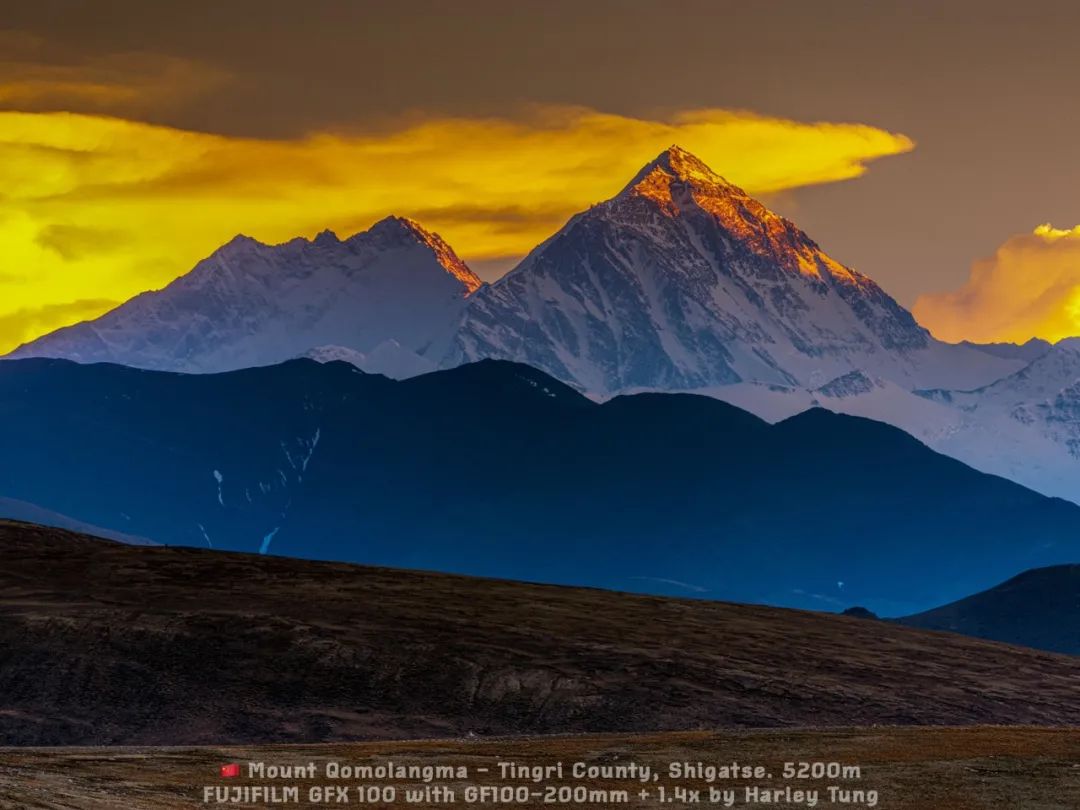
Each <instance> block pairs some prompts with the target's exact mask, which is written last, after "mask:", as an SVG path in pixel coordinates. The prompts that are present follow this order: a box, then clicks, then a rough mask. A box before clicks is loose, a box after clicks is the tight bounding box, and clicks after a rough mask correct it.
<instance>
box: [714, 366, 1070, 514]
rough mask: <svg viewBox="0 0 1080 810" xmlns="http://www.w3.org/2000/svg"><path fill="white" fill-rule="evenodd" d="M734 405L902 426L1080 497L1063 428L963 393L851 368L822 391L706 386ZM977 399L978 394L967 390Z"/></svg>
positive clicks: (772, 413) (948, 451)
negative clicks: (818, 411) (966, 400)
mask: <svg viewBox="0 0 1080 810" xmlns="http://www.w3.org/2000/svg"><path fill="white" fill-rule="evenodd" d="M696 393H703V394H707V395H708V396H711V397H714V398H715V399H720V400H723V401H724V402H727V403H729V404H731V405H735V406H736V407H739V408H742V409H744V410H748V411H750V412H752V413H754V414H757V415H758V416H760V417H761V418H762V419H765V420H767V421H769V422H780V421H783V420H784V419H787V418H789V417H791V416H793V415H795V414H798V413H801V412H802V411H805V410H808V409H811V408H824V409H827V410H829V411H832V412H834V413H839V414H846V415H848V416H861V417H865V418H867V419H874V420H876V421H878V422H885V423H887V424H890V425H893V426H895V427H899V428H901V429H903V430H904V431H906V432H907V433H909V434H911V435H912V436H914V437H916V438H917V439H919V440H920V441H922V442H923V443H925V444H926V445H927V446H929V447H932V448H933V449H934V450H937V451H938V452H939V453H944V454H945V455H948V456H952V457H953V458H956V459H959V460H960V461H963V462H964V463H966V464H969V465H971V466H972V467H974V468H975V469H977V470H980V471H981V472H986V473H991V474H993V475H1000V476H1002V477H1003V478H1008V479H1009V480H1012V481H1016V482H1018V483H1020V484H1023V485H1024V486H1027V487H1030V488H1031V489H1033V490H1035V491H1037V492H1040V493H1042V494H1044V495H1051V496H1055V497H1060V498H1065V499H1067V500H1071V501H1074V502H1076V501H1080V462H1078V460H1077V458H1076V457H1074V456H1073V455H1072V454H1071V453H1070V445H1069V444H1068V439H1069V438H1070V437H1071V432H1067V431H1066V430H1065V429H1064V426H1063V425H1058V426H1057V432H1056V433H1055V432H1054V431H1052V430H1049V429H1047V428H1046V426H1045V425H1044V424H1042V423H1040V422H1030V423H1025V422H1023V421H1020V420H1018V419H1016V418H1014V417H1012V416H1011V415H1010V412H1009V410H1008V409H1006V408H995V407H990V406H987V407H980V406H979V405H978V404H977V399H972V400H971V402H973V403H975V404H974V405H971V404H969V405H967V406H961V405H959V404H958V403H957V402H955V401H953V399H952V398H954V397H955V398H957V399H959V398H960V397H962V396H965V395H964V394H963V393H961V392H942V391H934V392H923V391H909V390H907V389H905V388H903V387H902V386H900V385H897V384H896V383H893V382H891V381H888V380H882V379H879V378H872V377H869V376H868V375H866V374H864V373H862V372H851V373H849V374H846V375H844V376H842V377H839V378H837V379H835V380H832V381H830V382H829V383H826V384H825V385H823V386H819V387H818V388H800V387H796V386H778V385H762V384H760V383H738V384H735V385H726V386H715V387H710V388H707V389H701V390H698V391H696ZM967 396H972V397H974V396H975V395H974V394H967Z"/></svg>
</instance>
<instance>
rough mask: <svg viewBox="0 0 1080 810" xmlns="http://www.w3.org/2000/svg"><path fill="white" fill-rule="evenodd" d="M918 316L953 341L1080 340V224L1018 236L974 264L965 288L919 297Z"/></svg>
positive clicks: (1044, 229) (1044, 227)
mask: <svg viewBox="0 0 1080 810" xmlns="http://www.w3.org/2000/svg"><path fill="white" fill-rule="evenodd" d="M913 311H914V313H915V317H916V318H917V319H918V320H919V322H920V323H921V324H923V326H925V327H927V328H928V329H929V330H930V331H931V332H933V333H934V335H935V336H937V337H939V338H941V339H942V340H948V341H953V342H957V341H960V340H973V341H976V342H979V343H989V342H994V341H1004V342H1013V343H1023V342H1024V341H1026V340H1028V339H1030V338H1033V337H1040V338H1044V339H1045V340H1050V341H1057V340H1060V339H1062V338H1065V337H1073V336H1076V335H1080V225H1078V226H1077V227H1075V228H1072V229H1071V230H1062V229H1059V228H1054V227H1052V226H1050V225H1040V226H1039V227H1038V228H1036V229H1035V230H1034V231H1033V232H1032V233H1027V234H1019V235H1017V236H1013V237H1012V238H1010V239H1009V240H1008V241H1007V242H1005V244H1003V245H1002V246H1001V247H1000V248H998V250H997V252H996V253H994V255H993V256H992V257H990V258H988V259H984V260H982V261H978V262H976V263H975V264H974V265H972V268H971V275H970V276H969V277H968V280H967V283H966V284H964V286H962V287H960V288H959V289H957V290H953V291H951V292H944V293H937V294H931V295H923V296H920V297H919V299H918V300H917V301H916V302H915V307H914V310H913Z"/></svg>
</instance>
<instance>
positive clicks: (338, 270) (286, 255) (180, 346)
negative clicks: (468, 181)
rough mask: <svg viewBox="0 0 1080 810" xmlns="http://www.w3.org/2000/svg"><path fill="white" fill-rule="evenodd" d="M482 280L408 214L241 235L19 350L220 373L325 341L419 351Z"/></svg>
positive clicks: (364, 347)
mask: <svg viewBox="0 0 1080 810" xmlns="http://www.w3.org/2000/svg"><path fill="white" fill-rule="evenodd" d="M480 284H481V282H480V280H479V279H478V278H477V277H476V276H475V275H473V273H472V272H471V271H470V270H469V269H468V267H466V266H465V264H464V263H463V262H462V261H461V260H460V259H458V258H457V256H455V255H454V252H453V251H452V250H451V249H450V248H449V246H447V245H446V243H445V242H443V241H442V240H441V239H440V238H439V237H438V236H436V235H435V234H432V233H430V232H428V231H425V230H424V229H423V228H421V227H420V226H419V225H417V224H416V223H414V222H411V221H410V220H407V219H401V218H397V217H390V218H388V219H385V220H382V221H381V222H379V223H377V224H376V225H374V226H373V227H372V228H371V229H370V230H368V231H365V232H363V233H358V234H356V235H355V236H352V237H350V238H348V239H345V240H339V239H338V238H337V237H336V236H335V235H334V234H333V233H331V232H329V231H324V232H323V233H321V234H319V235H318V236H317V237H316V238H315V239H314V240H311V241H308V240H306V239H294V240H292V241H290V242H286V243H284V244H281V245H273V246H271V245H264V244H262V243H260V242H257V241H255V240H254V239H250V238H248V237H245V236H238V237H236V238H235V239H233V240H232V241H231V242H229V243H228V244H227V245H225V246H223V247H222V248H220V249H219V250H217V251H216V252H215V253H214V254H213V255H212V256H210V257H209V258H208V259H205V260H204V261H202V262H200V263H199V264H198V265H196V267H195V268H194V269H193V270H192V271H191V272H189V273H188V274H187V275H185V276H182V277H181V278H179V279H177V280H176V281H174V282H172V283H171V284H169V285H168V286H167V287H165V288H164V289H162V290H160V291H156V292H148V293H143V294H142V295H138V296H136V297H135V298H133V299H131V300H130V301H128V302H127V303H125V304H123V305H122V306H120V307H118V308H117V309H114V310H113V311H111V312H109V313H107V314H105V315H103V316H102V317H100V318H98V319H97V320H94V321H90V322H87V323H81V324H77V325H75V326H72V327H69V328H66V329H61V330H59V331H57V332H53V333H52V334H49V335H46V336H45V337H42V338H39V339H38V340H35V341H33V342H31V343H29V344H26V345H24V346H22V347H20V348H18V349H16V350H15V351H14V352H12V354H11V355H10V356H11V357H13V358H21V357H42V356H44V357H63V358H67V359H71V360H76V361H78V362H101V361H105V362H115V363H122V364H124V365H130V366H136V367H140V368H151V369H162V370H172V371H188V372H215V371H224V370H229V369H235V368H242V367H248V366H258V365H266V364H269V363H275V362H279V361H281V360H286V359H289V358H291V357H295V356H297V355H300V354H303V353H304V352H306V351H307V350H308V349H310V348H312V347H315V346H323V345H342V346H347V347H349V348H351V349H354V350H356V351H359V352H363V353H367V352H372V351H373V350H376V351H377V350H378V348H379V347H380V346H381V345H383V344H386V343H387V342H388V341H395V342H396V344H397V345H398V346H400V347H403V348H404V350H405V351H408V352H416V351H417V350H420V349H423V348H424V347H425V345H426V343H427V341H428V340H429V339H430V335H431V334H433V333H434V332H437V331H438V330H440V329H444V330H445V329H450V328H452V327H453V324H455V323H456V322H457V319H458V317H459V315H460V312H461V309H462V307H463V306H464V299H465V297H466V296H467V295H468V294H469V293H471V292H473V291H474V290H476V289H477V288H478V287H479V286H480ZM386 351H387V350H386V349H384V350H383V353H385V352H386Z"/></svg>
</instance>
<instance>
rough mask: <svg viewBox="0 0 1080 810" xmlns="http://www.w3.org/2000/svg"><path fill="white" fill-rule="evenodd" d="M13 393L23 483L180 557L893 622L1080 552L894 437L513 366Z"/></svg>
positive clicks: (9, 408)
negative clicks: (439, 573)
mask: <svg viewBox="0 0 1080 810" xmlns="http://www.w3.org/2000/svg"><path fill="white" fill-rule="evenodd" d="M73 401H74V402H78V403H79V404H78V407H77V408H72V407H71V406H70V403H71V402H73ZM0 403H2V404H0V415H2V416H3V419H0V447H3V448H4V450H5V460H6V462H7V463H6V465H4V466H3V467H0V493H2V494H3V495H4V496H6V497H11V498H16V499H20V500H23V501H29V502H32V503H36V504H40V505H41V506H42V507H44V508H47V509H51V510H53V511H55V512H59V513H62V514H66V515H70V516H72V517H73V518H77V519H79V520H81V521H83V522H85V523H88V524H92V525H97V526H103V527H106V528H109V529H114V530H117V531H121V532H124V533H126V534H135V535H141V536H145V537H149V538H151V539H153V540H155V541H157V542H159V543H167V544H171V545H177V544H179V545H192V546H208V545H209V546H213V547H214V548H229V549H235V550H244V551H259V550H262V551H265V552H268V553H271V554H287V555H293V556H298V557H307V558H316V559H320V558H321V559H338V560H353V561H362V562H368V563H374V564H389V565H395V566H401V567H416V568H427V569H434V570H444V571H456V572H459V573H469V574H476V575H493V576H501V577H509V578H518V579H534V580H535V579H541V580H544V581H548V582H555V583H566V584H577V585H592V586H600V587H608V588H617V589H622V590H644V591H650V592H658V593H673V592H674V593H686V592H687V591H688V590H689V591H692V592H694V593H710V594H717V595H723V596H724V597H725V598H731V599H736V600H738V601H752V602H753V601H756V602H766V603H772V604H786V605H791V606H796V607H811V606H814V607H821V606H823V605H835V604H837V603H843V604H852V603H857V604H866V605H867V606H868V607H870V608H871V609H873V610H875V611H877V612H879V613H882V614H885V615H905V614H910V613H913V612H916V611H917V610H920V609H926V608H929V607H932V606H934V605H938V604H942V603H944V602H947V601H950V600H953V599H957V598H960V597H963V596H965V595H967V594H970V593H972V592H974V591H977V590H980V589H982V588H985V587H989V586H991V585H992V584H994V582H997V581H1000V580H1001V579H1003V578H1004V577H1006V576H1009V575H1011V574H1013V573H1015V572H1016V571H1018V570H1022V569H1025V568H1031V567H1034V566H1037V565H1045V564H1052V563H1060V562H1071V561H1072V560H1074V559H1075V558H1076V556H1077V552H1076V548H1080V547H1076V540H1075V538H1076V537H1080V508H1078V507H1076V506H1074V505H1072V504H1069V503H1066V502H1064V501H1058V500H1054V499H1047V498H1044V497H1042V496H1040V495H1037V494H1036V493H1034V492H1031V491H1029V490H1026V489H1024V488H1023V487H1020V486H1018V485H1016V484H1013V483H1011V482H1009V481H1007V480H1005V479H1001V478H995V477H993V476H987V475H984V474H982V473H978V472H976V471H975V470H972V469H971V468H969V467H967V466H966V465H964V464H962V463H960V462H958V461H955V460H954V459H950V458H947V457H943V456H940V455H938V454H936V453H934V452H933V451H931V450H930V449H929V448H927V447H926V446H925V445H923V444H922V443H920V442H918V441H917V440H915V439H914V438H912V437H911V436H910V435H908V434H906V433H904V432H902V431H900V430H898V429H896V428H893V427H890V426H888V425H885V424H882V423H879V422H874V421H871V420H864V419H852V418H851V417H846V416H842V415H837V414H832V413H829V412H825V411H823V410H816V411H811V412H808V413H805V414H802V415H800V416H798V417H795V418H794V419H791V420H788V421H786V422H782V423H781V424H778V425H771V424H769V423H768V422H765V421H764V420H762V419H760V418H759V417H756V416H754V415H752V414H749V413H746V412H745V411H742V410H739V409H737V408H734V407H733V406H731V405H728V404H726V403H723V402H720V401H718V400H716V399H713V398H711V397H706V396H701V395H695V394H659V393H641V394H636V395H626V396H620V397H616V398H614V399H612V400H609V401H607V402H604V403H597V402H595V401H593V400H591V399H589V398H587V397H585V396H583V395H582V394H580V393H579V392H577V391H576V390H575V389H573V388H572V387H570V386H568V385H566V384H565V383H562V382H559V381H558V380H556V379H554V378H552V377H551V376H549V375H547V374H544V373H543V372H541V371H538V370H536V369H533V368H531V367H529V366H525V365H521V364H516V363H512V362H510V361H500V360H486V361H482V362H479V363H475V364H470V365H466V366H462V367H458V368H454V369H448V370H443V371H438V372H434V373H432V374H427V375H422V376H419V377H414V378H411V379H408V380H404V381H401V382H396V381H393V380H391V379H388V378H386V377H383V376H378V375H369V374H364V373H362V372H360V371H359V370H358V369H356V368H355V367H353V366H352V365H349V364H347V363H343V362H330V363H326V364H320V363H317V362H315V361H312V360H294V361H290V362H287V363H283V364H280V365H278V366H269V367H261V368H252V369H246V370H242V371H235V372H228V373H223V374H215V375H205V374H201V375H186V374H174V373H163V372H153V371H144V370H136V369H130V368H127V367H124V366H116V365H107V364H105V365H80V364H76V363H72V362H69V361H59V360H37V359H31V360H7V361H3V362H0ZM913 504H917V505H918V508H913ZM1020 525H1022V526H1023V527H1024V532H1023V533H1022V534H1017V533H1016V532H1015V531H1014V527H1015V526H1020ZM870 536H872V537H873V538H874V541H873V546H872V548H873V553H870V549H871V546H869V545H868V542H869V541H868V540H867V538H868V537H870ZM976 554H977V555H978V557H979V559H980V565H979V566H978V567H973V566H972V565H971V559H972V555H976ZM928 559H932V560H933V561H934V565H933V566H932V567H930V568H929V569H928V567H927V560H928ZM928 570H929V571H930V572H931V574H932V575H928V574H927V571H928ZM672 583H682V584H681V585H674V584H672ZM695 589H700V590H695Z"/></svg>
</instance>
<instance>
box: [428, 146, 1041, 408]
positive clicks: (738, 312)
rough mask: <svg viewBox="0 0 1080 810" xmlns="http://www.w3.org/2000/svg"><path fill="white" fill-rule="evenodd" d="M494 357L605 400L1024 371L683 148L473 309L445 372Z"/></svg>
mask: <svg viewBox="0 0 1080 810" xmlns="http://www.w3.org/2000/svg"><path fill="white" fill-rule="evenodd" d="M429 356H430V353H429ZM482 357H499V358H505V359H512V360H517V361H520V362H525V363H529V364H530V365H533V366H536V367H538V368H542V369H544V370H546V371H548V372H549V373H551V374H553V375H555V376H556V377H558V378H559V379H562V380H565V381H567V382H571V383H573V384H575V385H577V386H578V387H579V388H581V389H582V390H585V391H588V392H591V393H598V394H610V393H614V392H618V391H623V390H627V389H634V388H655V389H663V390H671V389H696V388H702V387H707V386H717V385H730V384H734V383H739V382H759V383H764V384H774V385H788V386H793V385H794V386H816V385H821V384H824V383H826V382H828V381H829V380H832V379H835V378H836V377H839V376H841V375H843V374H846V373H848V372H850V371H854V370H860V369H861V370H866V371H868V372H870V373H872V374H873V375H875V376H879V377H883V378H886V379H890V380H894V381H896V382H898V383H900V384H901V385H903V386H905V387H909V388H914V387H935V386H937V385H939V384H940V382H942V381H946V380H947V381H949V385H957V384H960V383H958V381H959V380H964V381H965V382H964V383H962V384H961V385H966V384H970V385H981V384H985V383H988V382H991V381H993V380H996V379H999V378H1000V377H1002V376H1004V375H1006V374H1008V373H1010V372H1012V371H1015V370H1017V369H1018V368H1020V367H1021V366H1022V365H1023V363H1024V361H1023V360H1022V359H1017V358H1009V357H1000V356H996V355H994V354H991V353H987V352H983V351H979V350H977V349H974V348H972V347H967V346H955V345H950V344H943V343H940V342H938V341H936V340H934V339H933V338H932V337H931V336H930V335H929V333H927V332H926V330H925V329H923V328H922V327H920V326H919V325H918V324H917V323H916V322H915V320H914V318H912V316H911V314H910V313H909V312H907V310H905V309H904V308H903V307H901V306H900V305H899V304H897V303H896V302H895V301H894V300H893V299H892V298H890V297H889V296H888V295H887V294H886V293H885V292H884V291H883V290H882V289H881V288H880V287H879V286H878V285H877V284H875V283H874V282H873V281H872V280H871V279H869V278H867V277H866V276H863V275H861V274H859V273H856V272H855V271H853V270H850V269H848V268H846V267H844V266H842V265H840V264H839V263H837V262H836V261H834V260H833V259H831V258H830V257H829V256H827V255H826V254H825V253H824V252H823V251H822V250H821V249H820V248H819V247H818V246H817V245H816V244H815V243H814V242H813V241H812V240H811V239H810V238H809V237H808V236H806V234H804V233H803V232H802V231H800V230H799V229H798V228H797V227H795V225H793V224H792V223H791V222H789V221H787V220H785V219H783V218H782V217H780V216H778V215H776V214H774V213H772V212H771V211H769V210H768V209H767V208H765V207H764V206H763V205H761V204H760V203H758V202H757V201H756V200H753V199H752V198H751V197H749V196H748V195H747V194H746V193H745V192H743V191H742V190H740V189H738V188H736V187H735V186H733V185H731V184H730V183H728V182H727V181H725V180H724V179H723V178H721V177H719V176H718V175H716V174H715V173H713V172H712V171H711V170H710V169H709V168H708V167H707V166H705V164H703V163H702V162H701V161H700V160H698V159H697V158H695V157H694V156H693V155H690V154H689V153H687V152H685V151H684V150H682V149H679V148H678V147H672V148H670V149H668V150H667V151H665V152H664V153H662V154H661V155H660V156H659V157H658V158H656V160H654V161H652V162H651V163H649V164H648V165H646V166H645V167H644V168H643V169H642V170H641V172H640V173H639V174H638V175H637V176H636V177H635V178H634V179H633V180H632V181H631V182H630V184H629V185H628V186H627V187H626V188H625V189H624V190H623V191H622V192H621V193H620V194H618V195H617V196H616V197H614V198H613V199H611V200H608V201H607V202H604V203H601V204H599V205H597V206H594V207H593V208H591V209H589V210H588V211H585V212H583V213H581V214H578V215H577V216H575V217H574V218H573V219H571V220H570V222H569V223H567V225H566V226H565V227H564V228H563V229H562V230H561V231H559V232H558V233H557V234H555V235H554V236H553V237H551V238H550V239H548V240H547V241H546V242H544V243H543V244H542V245H540V246H539V247H537V248H536V249H535V250H534V251H533V252H532V253H531V254H529V256H527V257H526V258H525V259H524V260H523V261H522V262H521V264H519V265H518V266H517V267H516V268H515V269H514V270H513V271H511V272H510V273H509V274H508V275H507V276H505V277H504V278H503V279H501V280H500V281H498V282H496V283H495V284H493V285H491V286H489V287H485V288H482V289H481V290H479V291H478V292H477V293H476V294H475V295H474V296H473V297H472V298H471V299H470V302H469V306H468V307H467V309H466V312H465V315H464V318H463V322H462V325H461V328H460V329H459V330H458V332H457V334H456V335H455V336H454V338H453V340H452V341H451V344H450V346H448V347H447V349H446V351H445V352H444V353H443V355H442V358H441V362H442V364H443V365H446V366H453V365H457V364H459V363H461V362H466V361H469V360H475V359H479V358H482ZM931 380H933V381H937V382H930V381H931Z"/></svg>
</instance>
